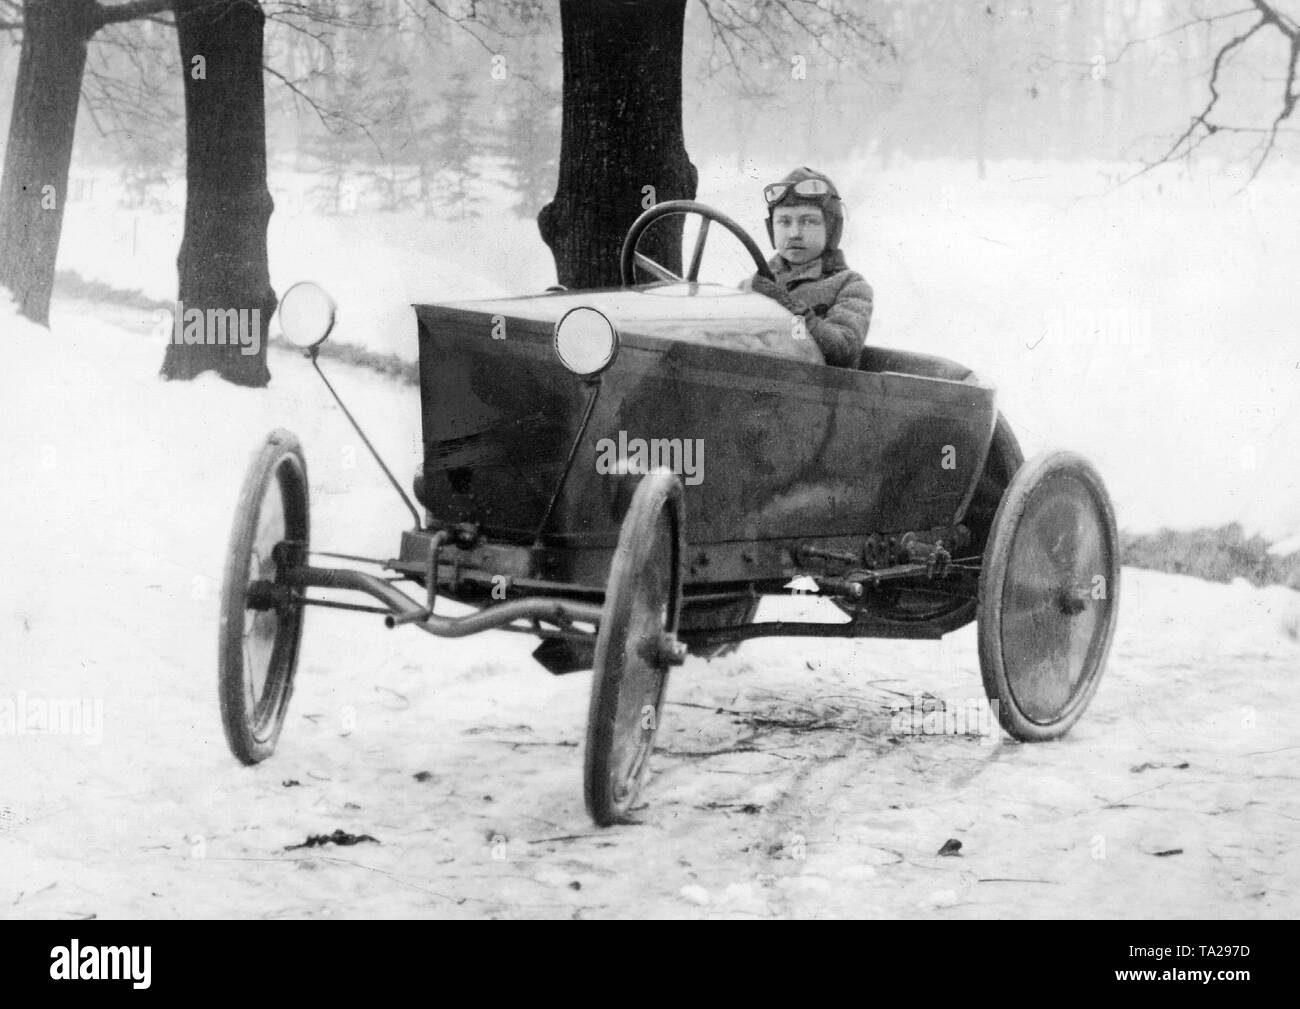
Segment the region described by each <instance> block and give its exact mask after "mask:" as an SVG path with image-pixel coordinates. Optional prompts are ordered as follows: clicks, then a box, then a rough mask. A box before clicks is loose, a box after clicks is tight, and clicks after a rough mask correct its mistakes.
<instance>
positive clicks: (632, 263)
mask: <svg viewBox="0 0 1300 1009" xmlns="http://www.w3.org/2000/svg"><path fill="white" fill-rule="evenodd" d="M687 214H699V215H700V217H701V218H702V220H701V221H700V233H699V234H698V235H697V236H696V237H695V249H694V250H693V251H692V252H691V262H690V265H689V266H688V267H687V268H686V276H685V277H679V276H678V275H677V274H675V273H673V271H672V270H670V269H668V267H666V266H662V265H661V264H659V263H656V262H655V261H654V260H653V259H651V258H650V257H649V256H646V255H643V254H642V253H640V252H637V251H636V247H637V243H638V242H639V241H640V240H641V234H642V233H643V232H644V231H645V229H646V228H648V227H650V225H652V224H654V222H655V221H657V220H659V218H661V217H674V216H677V215H681V216H683V217H684V216H685V215H687ZM711 221H717V222H718V223H719V224H721V225H722V226H723V227H724V228H726V229H727V230H728V231H730V232H731V233H732V234H733V235H735V236H736V237H737V238H738V239H740V243H741V244H742V245H743V246H744V247H745V249H746V250H747V251H748V252H749V254H750V255H751V256H753V257H754V264H755V265H756V266H757V267H758V273H759V276H762V277H766V278H767V279H768V280H775V279H776V278H775V277H774V276H772V269H771V267H769V266H768V265H767V260H766V259H764V258H763V252H762V250H761V249H759V247H758V245H757V243H756V242H755V241H754V240H753V239H752V238H750V237H749V232H747V231H746V230H745V229H744V228H742V227H741V226H740V225H739V224H737V223H736V222H735V221H733V220H732V219H731V218H730V217H728V216H727V215H726V214H722V213H719V212H718V211H716V210H714V209H713V208H712V207H709V206H706V205H705V204H703V203H696V202H695V201H694V200H666V201H665V202H663V203H656V204H655V205H654V206H653V207H651V208H650V209H649V210H647V211H646V212H645V213H644V214H642V215H641V216H640V217H638V218H637V219H636V220H635V221H633V222H632V227H630V228H628V230H627V238H625V239H623V253H622V255H621V256H620V257H619V272H620V273H621V274H622V279H623V286H624V287H633V286H635V284H636V275H635V269H636V267H638V266H639V267H641V269H643V270H645V271H646V272H647V273H650V274H653V275H654V276H655V277H658V278H659V279H660V280H668V281H682V280H689V281H690V282H691V283H696V282H697V281H698V280H699V276H700V260H701V259H703V258H704V242H705V240H706V239H707V238H708V237H709V222H711Z"/></svg>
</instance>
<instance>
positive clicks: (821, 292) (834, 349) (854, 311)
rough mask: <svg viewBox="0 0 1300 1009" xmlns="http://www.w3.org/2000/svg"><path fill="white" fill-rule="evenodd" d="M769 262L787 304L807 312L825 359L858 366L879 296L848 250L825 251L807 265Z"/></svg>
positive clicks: (793, 309)
mask: <svg viewBox="0 0 1300 1009" xmlns="http://www.w3.org/2000/svg"><path fill="white" fill-rule="evenodd" d="M767 265H768V266H769V267H771V269H772V273H773V274H774V275H775V276H776V280H777V283H778V284H779V285H780V286H781V287H782V288H783V289H784V290H785V291H786V292H787V293H788V294H789V296H790V301H791V304H788V305H786V307H787V308H789V309H790V311H791V312H793V313H795V314H796V315H802V316H803V319H804V324H805V326H806V327H807V329H808V334H809V335H810V336H811V337H812V338H813V340H814V341H815V342H816V344H817V347H818V349H820V350H821V352H822V357H824V358H825V359H826V363H827V364H833V365H837V366H838V367H841V368H856V367H857V366H858V359H859V358H860V357H861V356H862V348H863V346H864V345H865V344H866V342H867V329H868V328H869V327H870V326H871V308H872V304H873V301H874V295H873V293H872V290H871V285H870V284H868V283H867V281H866V279H865V278H864V277H863V276H862V274H860V273H856V272H855V271H853V270H850V269H849V268H848V264H847V263H846V262H845V260H844V253H843V252H841V251H840V250H839V249H835V250H832V251H830V252H824V253H822V255H821V256H819V257H818V258H817V259H814V260H812V261H811V262H809V263H805V264H803V265H802V266H792V265H791V264H790V263H787V262H786V261H785V259H784V258H783V257H781V256H779V255H777V256H773V257H772V259H771V260H769V262H768V264H767ZM756 277H757V274H755V278H756ZM751 283H752V280H751Z"/></svg>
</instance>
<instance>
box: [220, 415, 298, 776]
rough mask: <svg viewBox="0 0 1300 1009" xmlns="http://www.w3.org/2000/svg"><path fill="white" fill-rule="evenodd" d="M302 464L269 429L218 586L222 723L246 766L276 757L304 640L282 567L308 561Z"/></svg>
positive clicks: (242, 497)
mask: <svg viewBox="0 0 1300 1009" xmlns="http://www.w3.org/2000/svg"><path fill="white" fill-rule="evenodd" d="M309 531H310V530H309V506H308V495H307V463H306V461H305V459H304V457H303V453H302V447H301V446H300V445H299V443H298V439H297V438H296V437H295V436H294V435H293V434H291V433H290V432H288V431H284V430H278V431H273V432H272V433H271V434H269V435H268V436H267V439H266V442H265V443H264V444H263V445H262V447H261V449H260V450H259V451H258V453H257V455H256V456H255V457H254V459H253V462H252V464H251V466H250V467H249V470H248V474H247V476H246V477H245V478H244V486H243V488H242V489H241V491H240V494H239V503H238V505H237V506H236V508H235V520H234V525H233V526H232V528H231V531H230V548H229V551H228V553H227V555H226V568H225V576H224V579H223V582H222V587H221V621H220V631H219V635H218V645H217V670H218V692H219V695H220V698H221V724H222V727H223V728H224V730H225V733H226V742H227V743H228V744H229V746H230V750H231V752H232V753H233V754H234V755H235V756H236V757H238V758H239V759H240V760H242V761H243V762H244V763H246V764H255V763H257V762H258V761H261V760H265V759H266V758H267V757H269V756H270V755H271V754H272V753H273V752H274V751H275V744H276V741H277V739H278V738H279V735H280V729H281V728H282V726H283V725H284V716H285V712H286V711H287V709H288V704H289V697H290V695H291V693H292V691H293V675H294V671H295V669H296V668H297V665H298V646H299V643H300V642H301V640H302V623H303V611H304V606H303V605H302V595H301V591H300V590H298V589H294V588H291V587H289V586H288V585H284V584H283V583H282V582H281V577H280V576H281V575H282V573H283V569H284V567H285V566H286V565H289V564H292V563H295V559H296V558H302V557H304V556H305V555H306V551H307V544H308V536H309Z"/></svg>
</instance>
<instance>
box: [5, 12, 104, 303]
mask: <svg viewBox="0 0 1300 1009" xmlns="http://www.w3.org/2000/svg"><path fill="white" fill-rule="evenodd" d="M97 13H98V5H97V4H96V3H95V2H94V0H27V2H26V4H25V5H24V8H23V42H22V52H21V55H20V56H19V59H18V79H17V82H16V84H15V88H14V106H13V117H12V118H11V119H10V121H9V142H8V145H7V146H6V148H5V162H4V177H3V180H0V287H7V288H9V289H10V290H11V291H12V292H13V294H14V298H15V300H16V301H17V302H18V310H19V311H20V312H21V313H22V314H23V315H25V316H26V317H27V318H29V319H31V320H32V321H33V322H38V323H40V324H41V325H48V324H49V318H50V291H51V289H52V288H53V286H54V263H55V260H56V259H57V258H58V253H59V233H60V231H61V230H62V228H63V206H64V204H65V203H66V202H67V189H68V166H69V164H70V163H71V161H72V140H73V136H74V134H75V133H76V129H77V105H78V102H79V101H80V97H81V78H82V73H83V72H84V70H85V67H86V43H87V42H88V41H89V40H90V37H91V35H93V34H94V32H95V29H96V28H97V27H98V23H97V19H96V16H97Z"/></svg>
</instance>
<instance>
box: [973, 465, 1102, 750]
mask: <svg viewBox="0 0 1300 1009" xmlns="http://www.w3.org/2000/svg"><path fill="white" fill-rule="evenodd" d="M1118 602H1119V536H1118V534H1117V532H1116V529H1115V512H1114V509H1113V508H1112V506H1111V502H1110V496H1109V495H1108V494H1107V493H1106V488H1105V485H1104V484H1103V483H1102V480H1101V477H1100V476H1099V475H1098V473H1097V471H1096V470H1095V469H1094V468H1093V467H1092V465H1091V464H1090V463H1089V462H1088V461H1087V460H1085V459H1084V458H1082V457H1081V456H1078V455H1075V454H1074V453H1072V452H1050V453H1048V454H1046V455H1043V456H1040V457H1038V458H1037V459H1034V460H1033V461H1031V462H1029V463H1026V464H1025V465H1024V466H1023V467H1021V469H1020V471H1019V472H1018V473H1017V474H1016V476H1015V477H1014V479H1013V480H1012V481H1011V485H1010V486H1009V487H1008V488H1007V491H1006V493H1005V494H1004V495H1003V497H1002V503H1001V504H1000V505H999V506H998V510H997V514H996V515H995V516H994V519H993V525H992V528H991V530H990V532H989V538H988V545H987V548H986V550H985V554H984V563H983V567H982V570H981V572H980V586H979V606H978V610H979V615H978V620H979V656H980V671H981V673H982V675H983V678H984V690H985V693H986V694H987V695H988V698H989V701H990V703H991V704H992V705H993V706H994V708H995V709H996V710H997V713H998V719H999V721H1000V722H1001V723H1002V727H1003V728H1004V729H1006V730H1007V732H1008V733H1010V734H1011V735H1012V736H1013V737H1015V738H1016V739H1019V740H1022V741H1025V742H1039V741H1043V740H1048V739H1056V738H1058V737H1060V736H1063V735H1065V733H1066V732H1068V731H1069V730H1070V727H1071V726H1073V725H1074V723H1075V722H1077V721H1078V720H1079V718H1080V716H1081V715H1082V714H1083V712H1084V710H1085V709H1086V708H1087V706H1088V703H1089V702H1090V701H1091V700H1092V696H1093V694H1094V693H1096V691H1097V685H1098V683H1099V682H1100V680H1101V674H1102V670H1103V668H1104V667H1105V664H1106V656H1107V653H1108V652H1109V651H1110V643H1111V638H1112V636H1113V634H1114V631H1115V614H1116V607H1117V605H1118Z"/></svg>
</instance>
